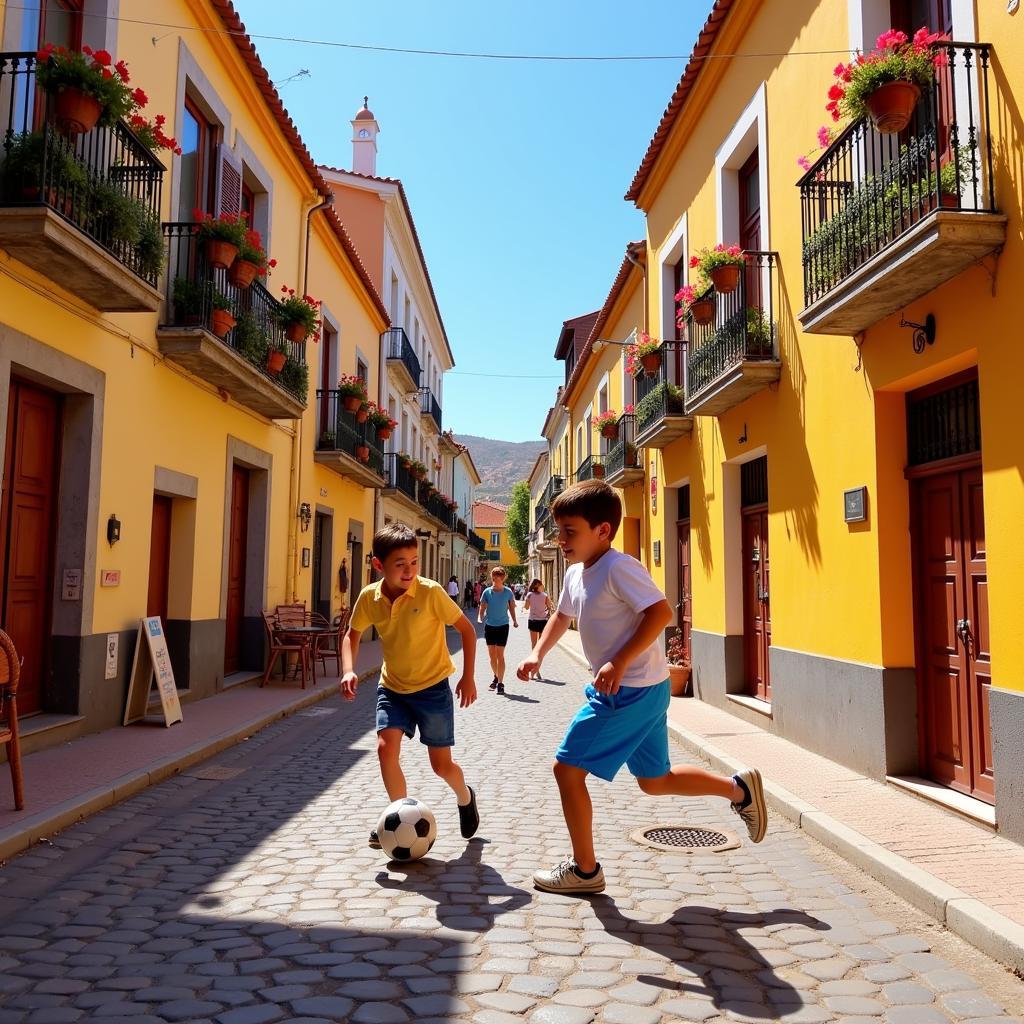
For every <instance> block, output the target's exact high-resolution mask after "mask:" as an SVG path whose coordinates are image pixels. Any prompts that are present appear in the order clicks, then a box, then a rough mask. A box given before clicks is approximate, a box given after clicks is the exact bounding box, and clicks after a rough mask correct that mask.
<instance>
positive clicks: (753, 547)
mask: <svg viewBox="0 0 1024 1024" xmlns="http://www.w3.org/2000/svg"><path fill="white" fill-rule="evenodd" d="M768 565H769V562H768V509H767V507H766V506H762V507H760V508H746V509H744V510H743V570H744V580H745V582H744V584H743V646H744V661H745V664H746V675H747V690H748V692H749V693H750V695H751V696H752V697H758V698H759V699H761V700H766V701H770V700H771V699H772V685H771V676H770V673H769V669H768V648H769V647H771V643H772V619H771V606H770V604H769V597H768V581H769V572H768Z"/></svg>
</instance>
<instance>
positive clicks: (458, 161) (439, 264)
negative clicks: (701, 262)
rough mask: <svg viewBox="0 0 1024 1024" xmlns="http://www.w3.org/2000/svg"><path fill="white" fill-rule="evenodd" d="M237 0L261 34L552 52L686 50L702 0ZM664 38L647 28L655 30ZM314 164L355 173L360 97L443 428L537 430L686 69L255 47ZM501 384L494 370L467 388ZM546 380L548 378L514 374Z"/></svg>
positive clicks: (636, 231) (610, 263)
mask: <svg viewBox="0 0 1024 1024" xmlns="http://www.w3.org/2000/svg"><path fill="white" fill-rule="evenodd" d="M643 4H644V8H645V10H644V16H643V17H633V16H632V8H631V5H629V4H625V3H623V2H621V0H614V2H613V0H586V2H584V0H546V2H543V0H521V2H518V3H516V4H502V5H497V4H480V3H475V2H474V3H469V2H465V3H464V2H449V0H441V2H437V3H432V4H421V3H412V2H409V0H394V2H392V3H389V4H355V3H351V2H348V0H346V2H343V3H338V2H337V0H333V2H332V0H298V2H293V3H291V4H282V3H281V2H280V0H273V2H271V0H238V3H237V5H236V6H237V7H238V10H239V13H240V14H241V16H242V18H243V20H244V21H245V24H246V27H247V29H248V30H249V31H250V32H252V33H267V34H271V35H288V36H299V37H303V38H319V39H328V40H338V41H344V42H354V43H369V44H374V45H382V46H397V47H412V48H421V49H422V48H433V49H445V50H472V51H487V52H500V53H546V54H601V55H604V54H623V53H629V54H688V53H689V52H690V50H691V48H692V46H693V41H694V39H695V37H696V34H697V31H698V30H699V28H700V26H701V25H702V24H703V21H704V18H705V17H706V15H707V12H708V9H709V7H710V0H682V2H680V0H672V2H668V0H643ZM653 26H658V29H657V31H653V30H652V27H653ZM255 42H256V46H257V49H258V50H259V52H260V55H261V57H262V58H263V61H264V64H265V65H266V67H267V69H268V70H269V72H270V74H271V77H272V78H273V79H274V80H275V81H276V82H283V80H284V79H286V78H288V77H289V76H290V75H293V74H294V73H295V72H297V71H298V70H299V69H300V68H308V69H309V71H310V72H311V74H310V76H309V77H303V78H299V79H296V80H294V81H291V82H288V83H286V84H283V85H282V86H281V90H280V91H281V95H282V98H283V100H284V102H285V105H286V106H287V108H288V110H289V112H290V114H291V115H292V117H293V118H294V119H295V121H296V123H297V124H298V126H299V129H300V131H301V132H302V136H303V138H304V140H305V141H306V144H307V145H308V146H309V148H310V150H311V152H312V153H313V155H314V157H315V158H316V159H317V160H318V161H321V162H324V163H329V164H333V165H336V166H340V167H349V166H351V154H352V149H351V143H350V139H351V126H350V124H349V120H350V119H351V118H352V116H353V115H354V113H355V111H356V109H357V108H358V107H359V106H360V105H361V103H362V97H363V95H364V94H368V95H369V97H370V107H371V109H372V110H373V111H374V113H375V114H376V115H377V119H378V121H379V122H380V125H381V134H380V138H379V140H378V141H379V148H378V162H377V172H378V174H382V175H388V176H392V177H398V178H401V179H402V181H403V182H404V183H405V186H406V191H407V193H408V195H409V201H410V203H411V205H412V209H413V215H414V216H415V218H416V226H417V229H418V230H419V233H420V238H421V241H422V243H423V247H424V250H425V252H426V255H427V261H428V265H429V267H430V273H431V276H432V278H433V281H434V287H435V290H436V292H437V295H438V301H439V303H440V306H441V313H442V315H443V317H444V321H445V326H446V327H447V330H448V337H449V339H450V341H451V344H452V349H453V351H454V353H455V360H456V364H457V365H456V367H455V370H456V372H454V373H452V374H449V375H448V376H447V377H446V380H445V393H444V399H443V407H444V420H445V426H446V427H453V428H454V429H455V430H456V431H457V432H460V433H474V434H481V435H484V436H487V437H495V438H503V439H505V440H510V441H525V440H534V439H537V438H539V437H540V428H541V424H542V422H543V419H544V414H545V412H546V411H547V409H548V407H549V406H550V405H551V403H552V400H553V398H554V392H555V388H556V387H557V385H558V382H559V376H560V370H561V369H562V364H561V363H558V362H556V361H555V360H554V359H553V357H552V353H553V351H554V346H555V342H556V340H557V337H558V331H559V328H560V326H561V322H562V321H563V320H564V319H566V318H568V317H572V316H578V315H580V314H581V313H586V312H589V311H590V310H593V309H596V308H598V307H599V306H600V305H601V303H602V302H603V301H604V298H605V295H606V294H607V292H608V288H609V287H610V285H611V282H612V280H613V278H614V276H615V273H616V271H617V270H618V267H619V263H620V261H621V259H622V253H623V249H624V247H625V244H626V242H628V241H630V240H631V239H634V238H642V237H643V233H644V231H643V219H642V217H641V215H640V213H639V211H637V210H636V209H635V208H634V207H633V205H632V204H631V203H626V202H624V201H623V199H622V195H623V193H624V192H625V191H626V188H627V187H628V185H629V183H630V181H631V180H632V177H633V173H634V172H635V170H636V167H637V165H638V164H639V162H640V160H641V158H642V157H643V154H644V151H645V149H646V147H647V143H648V142H649V140H650V137H651V134H652V133H653V131H654V128H655V127H656V125H657V123H658V120H659V118H660V117H661V113H662V111H663V110H664V108H665V105H666V103H667V102H668V99H669V97H670V95H671V93H672V90H673V88H674V87H675V84H676V82H677V81H678V79H679V75H680V74H681V72H682V67H683V63H684V62H683V61H682V60H675V61H648V62H642V63H639V62H637V63H634V62H608V63H590V62H587V63H540V62H518V61H517V62H512V61H493V60H476V59H461V58H459V59H457V58H444V57H428V56H419V55H408V54H388V53H377V52H369V51H357V50H346V49H337V48H329V47H318V46H309V45H303V44H300V43H285V42H276V41H270V40H265V39H256V40H255ZM472 374H493V375H495V376H473V375H472ZM516 375H538V376H539V377H541V378H545V379H517V377H516Z"/></svg>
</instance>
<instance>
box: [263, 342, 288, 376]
mask: <svg viewBox="0 0 1024 1024" xmlns="http://www.w3.org/2000/svg"><path fill="white" fill-rule="evenodd" d="M287 358H288V346H287V345H286V344H285V343H284V342H283V341H279V342H277V344H276V345H271V346H270V350H269V351H268V352H267V373H269V374H270V376H271V377H276V376H278V375H279V374H280V372H281V371H282V370H283V369H284V364H285V360H286V359H287Z"/></svg>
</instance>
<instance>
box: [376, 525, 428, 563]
mask: <svg viewBox="0 0 1024 1024" xmlns="http://www.w3.org/2000/svg"><path fill="white" fill-rule="evenodd" d="M419 546H420V544H419V541H418V540H417V539H416V534H415V533H414V532H413V529H412V527H411V526H406V525H405V523H388V524H387V526H382V527H381V528H380V529H379V530H378V531H377V532H376V533H375V534H374V535H373V544H372V545H371V550H372V551H373V557H374V558H376V559H377V560H378V561H380V562H383V561H384V559H385V558H387V557H388V555H390V554H391V552H392V551H397V550H398V549H399V548H416V549H417V550H419Z"/></svg>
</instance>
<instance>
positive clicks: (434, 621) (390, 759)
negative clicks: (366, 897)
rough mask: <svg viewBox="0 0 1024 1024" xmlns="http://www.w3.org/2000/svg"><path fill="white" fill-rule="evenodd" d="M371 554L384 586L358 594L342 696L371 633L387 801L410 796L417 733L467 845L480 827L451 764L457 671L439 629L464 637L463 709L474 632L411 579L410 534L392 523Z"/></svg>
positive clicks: (429, 584) (344, 651)
mask: <svg viewBox="0 0 1024 1024" xmlns="http://www.w3.org/2000/svg"><path fill="white" fill-rule="evenodd" d="M372 550H373V567H374V569H376V570H377V572H379V573H380V574H381V575H382V576H383V579H381V580H378V581H377V582H376V583H371V584H370V585H369V586H367V587H363V589H362V591H361V592H360V594H359V597H358V598H357V599H356V604H355V607H354V608H353V609H352V617H351V619H350V620H349V628H348V632H347V633H346V634H345V639H344V640H343V641H342V645H341V663H342V668H343V669H344V675H343V676H342V677H341V696H342V697H343V698H344V699H345V700H354V699H355V695H356V687H357V686H358V685H359V677H358V676H357V675H356V673H355V671H354V669H355V663H356V656H357V655H358V653H359V637H360V636H361V635H362V633H364V632H365V631H366V629H367V628H369V627H370V626H374V627H376V629H377V632H378V633H379V634H380V640H381V646H382V647H383V648H384V664H383V665H382V666H381V670H380V682H379V683H378V684H377V757H378V759H379V760H380V774H381V777H382V778H383V779H384V788H385V789H386V790H387V793H388V799H389V800H401V799H402V798H403V797H405V796H408V791H407V789H406V785H405V775H404V774H403V773H402V766H401V764H400V756H401V751H402V736H403V735H405V736H408V737H409V739H412V737H413V736H414V735H415V734H416V730H417V729H419V733H420V742H421V743H422V744H424V746H426V748H427V754H428V756H429V757H430V767H431V768H433V769H434V772H435V774H437V775H438V776H440V777H441V778H442V779H444V781H445V782H447V783H448V785H449V786H451V788H452V790H453V791H454V792H455V797H456V799H457V800H458V804H459V828H460V830H461V832H462V835H463V838H465V839H469V838H470V837H471V836H474V835H475V834H476V830H477V829H478V828H479V827H480V815H479V814H478V813H477V808H476V794H475V793H474V792H473V790H472V789H471V788H470V787H469V786H467V785H466V779H465V776H464V775H463V774H462V769H461V768H460V767H459V766H458V765H457V764H456V763H455V761H454V760H452V744H453V743H454V742H455V708H454V702H453V701H452V691H451V687H450V686H449V685H448V677H449V676H450V675H451V674H452V672H454V671H455V665H454V664H453V663H452V658H451V655H450V654H449V653H448V644H447V642H446V639H445V629H444V627H445V626H446V625H448V626H454V627H455V628H456V629H457V630H458V632H459V635H460V636H461V637H462V679H461V680H459V684H458V686H456V687H455V694H456V696H457V697H458V698H459V707H463V708H468V707H469V705H470V704H472V703H473V701H475V700H476V683H475V681H474V679H473V668H474V663H475V661H476V631H475V630H474V629H473V627H472V625H470V622H469V619H467V618H466V616H465V615H463V614H462V609H461V608H459V606H458V605H457V604H456V603H455V602H454V601H453V600H452V599H451V598H450V597H449V596H448V595H447V594H446V593H445V591H444V588H443V587H442V586H441V585H440V584H439V583H435V582H434V581H433V580H428V579H424V577H422V576H418V575H417V573H416V570H417V568H418V567H419V543H418V542H417V540H416V534H415V533H413V531H412V530H411V529H410V528H409V527H408V526H406V525H405V524H404V523H391V524H389V525H388V526H385V527H384V528H383V529H382V530H378V532H377V533H376V534H375V535H374V538H373V548H372ZM370 846H372V847H374V848H375V849H377V848H379V847H380V840H379V839H378V838H377V833H376V831H373V832H371V833H370Z"/></svg>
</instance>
